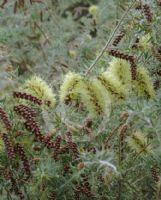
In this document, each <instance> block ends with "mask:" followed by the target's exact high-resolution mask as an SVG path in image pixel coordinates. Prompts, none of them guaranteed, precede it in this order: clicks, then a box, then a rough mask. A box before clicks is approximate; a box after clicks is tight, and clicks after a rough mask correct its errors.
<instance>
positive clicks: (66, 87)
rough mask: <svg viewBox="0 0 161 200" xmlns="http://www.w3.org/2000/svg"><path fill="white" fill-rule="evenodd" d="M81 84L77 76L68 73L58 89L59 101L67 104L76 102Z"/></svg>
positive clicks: (80, 79) (79, 77)
mask: <svg viewBox="0 0 161 200" xmlns="http://www.w3.org/2000/svg"><path fill="white" fill-rule="evenodd" d="M81 82H82V78H81V76H80V75H79V74H77V73H74V72H69V73H68V74H67V75H66V76H65V80H64V82H63V84H62V85H61V87H60V101H61V102H65V103H67V104H68V103H69V102H70V101H71V100H76V99H77V98H78V88H79V85H80V84H81Z"/></svg>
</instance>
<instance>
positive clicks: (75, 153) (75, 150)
mask: <svg viewBox="0 0 161 200" xmlns="http://www.w3.org/2000/svg"><path fill="white" fill-rule="evenodd" d="M67 143H68V147H69V149H70V151H71V153H72V155H73V156H74V158H78V157H79V152H78V148H77V145H76V143H75V142H73V141H72V134H71V133H70V132H67Z"/></svg>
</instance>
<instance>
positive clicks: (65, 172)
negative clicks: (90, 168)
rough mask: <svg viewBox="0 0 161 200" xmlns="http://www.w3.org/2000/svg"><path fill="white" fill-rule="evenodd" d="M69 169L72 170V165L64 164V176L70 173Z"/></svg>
mask: <svg viewBox="0 0 161 200" xmlns="http://www.w3.org/2000/svg"><path fill="white" fill-rule="evenodd" d="M69 170H70V166H69V165H68V164H66V165H65V166H64V170H63V174H64V176H65V175H66V174H68V173H69Z"/></svg>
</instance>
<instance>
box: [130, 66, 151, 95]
mask: <svg viewBox="0 0 161 200" xmlns="http://www.w3.org/2000/svg"><path fill="white" fill-rule="evenodd" d="M133 87H134V90H135V91H136V92H137V93H138V95H139V96H143V97H147V98H151V97H153V96H154V88H153V83H152V80H151V79H150V76H149V73H148V71H147V70H146V69H145V68H143V67H138V68H137V75H136V80H134V81H133Z"/></svg>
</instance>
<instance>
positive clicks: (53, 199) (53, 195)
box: [48, 192, 56, 200]
mask: <svg viewBox="0 0 161 200" xmlns="http://www.w3.org/2000/svg"><path fill="white" fill-rule="evenodd" d="M48 200H56V193H55V192H51V193H50V195H49V196H48Z"/></svg>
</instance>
